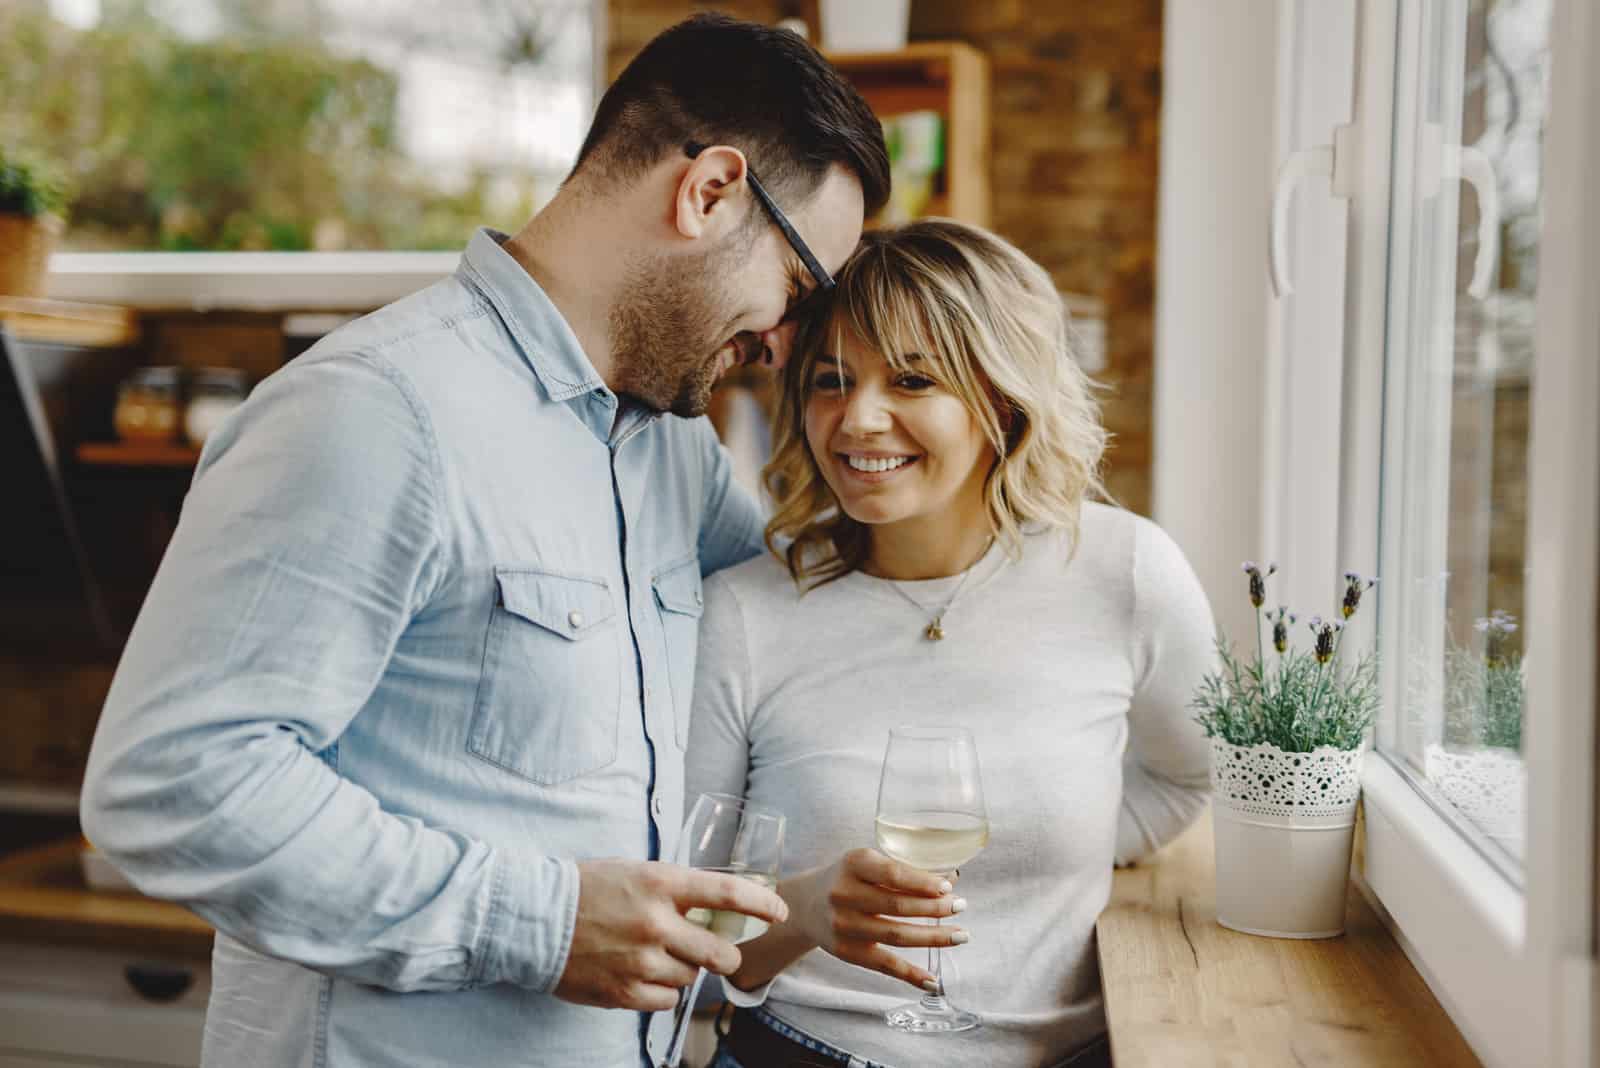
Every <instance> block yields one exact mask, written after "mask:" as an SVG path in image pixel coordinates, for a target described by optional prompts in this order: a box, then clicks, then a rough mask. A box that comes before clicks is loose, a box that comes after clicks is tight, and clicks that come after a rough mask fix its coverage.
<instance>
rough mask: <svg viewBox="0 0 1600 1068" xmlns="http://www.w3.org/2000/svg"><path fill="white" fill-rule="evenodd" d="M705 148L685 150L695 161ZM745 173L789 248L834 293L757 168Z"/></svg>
mask: <svg viewBox="0 0 1600 1068" xmlns="http://www.w3.org/2000/svg"><path fill="white" fill-rule="evenodd" d="M705 147H706V146H705V145H702V144H701V143H700V142H698V141H690V142H689V143H688V144H686V145H684V146H683V150H684V152H686V153H687V154H688V156H689V158H690V159H694V158H695V157H697V156H699V155H700V153H702V152H704V151H705ZM744 173H745V177H746V178H747V179H749V181H750V191H751V192H753V193H755V195H756V199H757V200H758V201H760V202H761V207H762V208H763V209H765V211H766V213H767V215H768V216H769V217H770V218H771V219H772V221H773V223H774V224H776V225H777V227H778V230H779V231H780V232H782V234H783V238H784V240H785V241H787V242H789V247H790V248H792V249H794V253H795V255H796V256H799V257H800V262H801V263H803V264H805V268H806V271H807V272H809V273H810V275H811V277H812V278H813V279H815V280H816V283H817V286H818V288H819V289H821V290H822V291H823V292H825V293H828V292H832V291H833V287H834V282H833V278H832V277H831V276H830V275H829V274H828V272H827V271H826V270H824V269H823V266H822V264H821V263H820V262H818V260H817V257H816V256H814V255H813V254H812V252H811V249H810V247H809V246H808V245H807V244H806V243H805V241H804V240H802V239H801V237H800V234H799V233H798V232H797V231H796V230H795V228H794V227H793V226H792V225H790V223H789V219H788V217H787V216H785V215H784V214H783V210H782V209H781V208H779V207H778V204H777V201H775V200H773V199H772V196H771V194H769V193H768V192H767V190H766V187H765V186H763V185H762V184H761V180H760V179H759V178H757V177H756V171H755V168H754V167H751V166H749V165H748V164H747V165H746V166H745V172H744Z"/></svg>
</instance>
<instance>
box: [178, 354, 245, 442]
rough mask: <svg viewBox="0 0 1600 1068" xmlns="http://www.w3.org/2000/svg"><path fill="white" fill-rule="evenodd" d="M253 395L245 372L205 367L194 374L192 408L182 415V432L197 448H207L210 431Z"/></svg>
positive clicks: (190, 397) (190, 405)
mask: <svg viewBox="0 0 1600 1068" xmlns="http://www.w3.org/2000/svg"><path fill="white" fill-rule="evenodd" d="M249 392H250V386H249V380H248V379H247V378H246V377H245V373H244V372H243V371H238V370H234V369H233V368H230V367H203V368H201V369H200V370H199V371H196V372H195V376H194V382H193V384H192V385H191V386H190V387H189V407H188V408H187V409H186V410H185V412H184V416H183V432H184V433H185V434H186V435H187V436H188V438H189V440H190V441H191V442H193V443H194V444H195V445H204V444H205V443H206V438H208V437H210V436H211V432H212V431H213V430H215V429H216V428H217V426H218V425H219V424H221V422H222V420H223V419H225V418H227V416H228V415H229V413H231V412H232V411H233V410H234V409H235V408H237V407H239V405H241V404H243V403H244V398H245V395H246V394H248V393H249Z"/></svg>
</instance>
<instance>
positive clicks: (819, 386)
mask: <svg viewBox="0 0 1600 1068" xmlns="http://www.w3.org/2000/svg"><path fill="white" fill-rule="evenodd" d="M811 388H812V389H815V390H833V391H834V392H839V391H841V390H843V389H844V379H842V378H840V377H839V376H838V375H836V374H834V373H833V372H831V371H827V372H824V373H822V374H820V375H818V376H817V377H816V378H814V379H812V380H811Z"/></svg>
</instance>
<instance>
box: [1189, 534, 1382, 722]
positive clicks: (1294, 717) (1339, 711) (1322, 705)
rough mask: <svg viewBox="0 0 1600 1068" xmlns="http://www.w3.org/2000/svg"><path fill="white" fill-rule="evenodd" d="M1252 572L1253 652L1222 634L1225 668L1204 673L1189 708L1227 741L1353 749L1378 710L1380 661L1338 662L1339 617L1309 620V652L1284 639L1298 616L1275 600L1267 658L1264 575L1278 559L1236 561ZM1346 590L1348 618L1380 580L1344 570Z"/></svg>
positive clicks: (1274, 569)
mask: <svg viewBox="0 0 1600 1068" xmlns="http://www.w3.org/2000/svg"><path fill="white" fill-rule="evenodd" d="M1239 566H1240V569H1241V570H1242V571H1243V572H1244V573H1245V574H1246V575H1248V576H1249V579H1250V585H1249V596H1250V603H1251V604H1252V605H1254V606H1255V609H1256V658H1255V660H1254V662H1252V663H1245V662H1244V661H1242V660H1240V659H1239V657H1238V656H1237V655H1235V653H1234V652H1233V649H1232V648H1231V647H1230V645H1229V644H1228V642H1227V641H1226V639H1225V638H1223V637H1222V636H1220V635H1219V636H1218V638H1217V655H1218V658H1219V659H1220V661H1221V664H1222V667H1221V668H1220V670H1218V671H1214V672H1212V673H1211V674H1209V675H1207V676H1206V677H1205V679H1203V680H1202V681H1201V683H1200V686H1199V687H1198V688H1197V689H1196V690H1195V695H1194V698H1193V700H1192V701H1191V702H1190V705H1189V707H1191V708H1193V709H1194V710H1195V712H1196V715H1195V721H1196V722H1197V723H1199V724H1200V726H1201V727H1202V728H1203V729H1204V730H1205V732H1206V737H1208V738H1217V737H1220V738H1222V739H1223V740H1224V741H1226V742H1229V743H1230V744H1232V745H1242V746H1252V745H1260V744H1262V743H1269V744H1271V745H1275V746H1277V747H1278V748H1279V749H1281V750H1283V751H1284V752H1286V753H1309V752H1311V751H1312V750H1313V749H1317V748H1319V747H1321V746H1332V747H1333V748H1335V749H1358V748H1360V746H1361V743H1362V741H1363V740H1364V739H1365V737H1366V733H1367V729H1368V728H1369V727H1371V726H1372V720H1373V718H1374V717H1375V716H1376V715H1377V711H1378V667H1377V658H1376V656H1375V655H1374V654H1370V653H1369V654H1367V655H1366V656H1363V657H1362V658H1361V659H1360V660H1358V661H1357V662H1356V663H1355V664H1354V665H1353V666H1350V667H1346V666H1344V665H1343V664H1342V663H1341V662H1340V660H1339V655H1338V654H1339V641H1340V639H1341V638H1342V636H1343V632H1344V622H1343V621H1342V620H1334V621H1332V622H1324V621H1323V620H1322V617H1320V616H1313V617H1312V618H1311V619H1310V621H1309V622H1308V625H1309V627H1310V628H1311V633H1312V635H1313V636H1314V638H1315V640H1316V645H1315V648H1314V649H1313V650H1312V651H1311V652H1305V651H1303V650H1300V649H1297V648H1294V647H1293V646H1291V645H1290V644H1289V625H1290V624H1292V623H1293V622H1294V621H1295V617H1294V616H1293V615H1292V614H1291V613H1290V612H1289V609H1288V607H1287V606H1284V605H1280V606H1279V607H1278V608H1277V609H1276V610H1275V611H1271V612H1268V613H1267V614H1266V621H1267V622H1268V623H1269V624H1270V625H1271V627H1272V648H1273V650H1274V655H1273V656H1272V659H1271V660H1270V661H1269V660H1268V659H1267V653H1266V652H1265V650H1264V649H1263V647H1262V641H1261V623H1262V618H1261V606H1262V605H1263V604H1264V603H1265V602H1266V598H1267V579H1269V578H1271V577H1272V576H1273V575H1274V574H1276V573H1277V571H1278V565H1277V564H1269V565H1268V566H1267V568H1266V569H1265V570H1262V568H1261V567H1260V566H1259V565H1258V564H1256V563H1254V562H1253V561H1250V560H1246V561H1245V562H1244V563H1243V564H1241V565H1239ZM1344 580H1345V595H1344V601H1343V603H1342V604H1341V605H1340V614H1341V615H1342V616H1343V617H1344V619H1349V618H1350V617H1351V616H1352V615H1354V614H1355V612H1356V609H1357V608H1358V607H1359V606H1360V604H1361V595H1362V594H1363V593H1364V592H1366V591H1367V590H1369V589H1371V588H1372V587H1373V585H1374V584H1375V583H1376V582H1377V579H1367V578H1363V577H1362V576H1360V575H1358V574H1356V573H1355V572H1353V571H1349V572H1346V573H1345V576H1344Z"/></svg>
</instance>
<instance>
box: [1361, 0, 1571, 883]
mask: <svg viewBox="0 0 1600 1068" xmlns="http://www.w3.org/2000/svg"><path fill="white" fill-rule="evenodd" d="M1549 9H1550V4H1549V0H1472V2H1467V0H1442V2H1440V0H1435V2H1431V3H1425V4H1424V5H1423V11H1424V15H1423V26H1422V33H1421V41H1422V48H1421V50H1420V51H1421V54H1420V56H1416V57H1402V62H1401V65H1400V68H1399V79H1398V82H1399V85H1400V88H1399V90H1398V92H1399V100H1398V101H1397V105H1398V107H1397V113H1396V114H1397V120H1398V121H1397V132H1396V143H1395V149H1396V151H1395V171H1394V198H1395V199H1394V211H1395V220H1394V222H1395V229H1394V241H1393V243H1392V244H1391V270H1392V272H1394V276H1393V278H1392V279H1391V290H1390V292H1391V308H1390V324H1391V326H1390V335H1389V336H1390V342H1389V345H1390V347H1389V352H1388V354H1387V358H1386V359H1387V374H1388V376H1389V378H1390V386H1389V393H1388V395H1389V398H1390V402H1391V404H1392V405H1393V408H1392V410H1390V411H1387V412H1386V413H1385V420H1386V423H1389V424H1391V425H1390V426H1388V428H1387V430H1388V433H1387V437H1386V441H1387V449H1386V452H1387V453H1388V454H1387V455H1386V456H1385V463H1384V479H1385V490H1384V501H1385V510H1384V516H1383V523H1384V528H1385V530H1384V539H1383V544H1384V546H1385V555H1386V559H1385V560H1384V561H1383V571H1384V575H1385V582H1386V593H1387V596H1386V598H1385V601H1386V605H1385V610H1384V625H1385V627H1386V635H1385V642H1384V645H1385V648H1386V650H1387V654H1388V661H1389V667H1388V670H1389V671H1391V672H1398V673H1399V676H1398V678H1395V679H1394V680H1393V681H1394V685H1393V686H1392V687H1391V689H1390V691H1389V692H1390V693H1391V694H1392V695H1394V696H1395V698H1396V704H1397V705H1398V707H1397V709H1396V716H1397V718H1396V719H1395V720H1393V721H1391V722H1390V723H1388V724H1386V728H1385V730H1383V731H1382V732H1381V733H1380V745H1383V746H1384V747H1385V748H1387V749H1389V750H1390V751H1391V752H1393V753H1394V754H1395V755H1397V756H1399V757H1401V758H1402V760H1403V762H1404V763H1405V764H1406V765H1407V766H1409V767H1410V768H1411V769H1412V770H1413V771H1414V772H1415V773H1416V776H1417V778H1418V780H1419V785H1421V786H1422V788H1423V789H1424V790H1425V791H1426V792H1428V793H1429V794H1430V796H1432V797H1433V798H1434V799H1435V801H1436V802H1437V803H1439V804H1440V805H1441V806H1442V807H1444V808H1445V809H1446V810H1447V811H1449V812H1452V813H1454V814H1456V815H1457V816H1459V817H1461V819H1462V821H1463V822H1464V823H1465V824H1467V825H1469V826H1470V827H1472V828H1474V829H1475V831H1476V836H1477V837H1478V838H1479V839H1480V840H1481V841H1484V842H1485V843H1488V845H1487V846H1486V848H1488V849H1489V850H1490V852H1491V854H1492V855H1493V856H1494V858H1495V859H1497V860H1498V861H1499V862H1500V863H1501V864H1502V866H1503V867H1506V868H1507V869H1508V870H1509V871H1511V872H1513V873H1516V872H1517V871H1518V870H1519V869H1520V864H1521V858H1522V849H1523V831H1524V797H1525V795H1526V783H1525V772H1524V766H1523V762H1522V756H1521V749H1522V725H1523V692H1524V691H1523V673H1524V671H1525V668H1526V664H1527V658H1528V657H1529V656H1530V655H1532V654H1533V653H1534V648H1535V640H1536V636H1535V635H1530V634H1529V632H1528V629H1527V626H1526V621H1525V620H1524V618H1523V586H1524V570H1525V549H1526V534H1527V530H1526V528H1527V441H1528V399H1529V384H1530V380H1531V376H1532V372H1533V366H1532V363H1533V361H1532V353H1533V309H1534V292H1535V287H1536V284H1537V266H1538V246H1537V236H1538V221H1539V220H1538V210H1539V185H1540V174H1539V165H1540V142H1541V137H1542V132H1543V127H1544V117H1545V107H1546V95H1547V94H1546V86H1547V77H1546V74H1547V69H1548V59H1549V49H1548V45H1549V40H1548V30H1549V15H1550V10H1549ZM1410 59H1415V60H1416V62H1415V64H1409V60H1410ZM1408 64H1409V65H1410V67H1411V69H1407V68H1408ZM1397 401H1398V402H1397ZM1396 402H1397V403H1396ZM1395 453H1398V455H1395Z"/></svg>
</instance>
